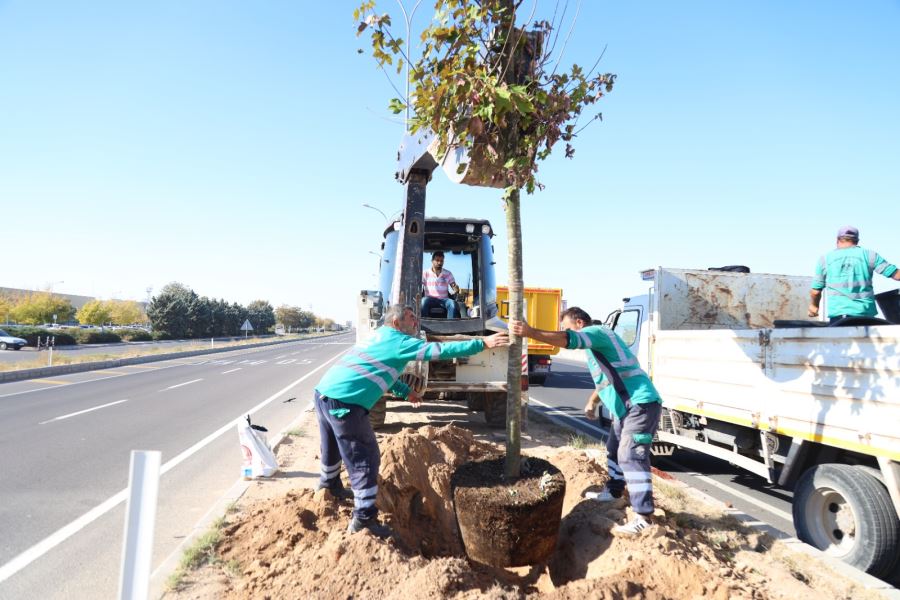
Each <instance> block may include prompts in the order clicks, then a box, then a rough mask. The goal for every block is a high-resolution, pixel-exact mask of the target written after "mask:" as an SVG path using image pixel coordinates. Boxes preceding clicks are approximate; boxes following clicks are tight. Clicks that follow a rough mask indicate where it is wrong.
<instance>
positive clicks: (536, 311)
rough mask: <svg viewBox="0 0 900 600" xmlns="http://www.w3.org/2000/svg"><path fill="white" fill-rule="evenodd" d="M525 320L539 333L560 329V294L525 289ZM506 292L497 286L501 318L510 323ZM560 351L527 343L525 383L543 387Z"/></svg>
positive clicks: (550, 289)
mask: <svg viewBox="0 0 900 600" xmlns="http://www.w3.org/2000/svg"><path fill="white" fill-rule="evenodd" d="M523 295H524V297H525V320H526V321H527V322H528V323H530V324H531V325H532V326H533V327H537V328H538V329H548V330H551V331H553V330H556V329H558V327H559V313H560V312H562V290H561V289H559V288H543V287H526V288H524V290H523ZM508 298H509V288H508V287H506V286H505V285H501V286H497V305H498V306H499V308H500V318H501V319H503V320H505V321H508V320H509V300H508ZM558 353H559V347H557V346H554V345H552V344H545V343H543V342H539V341H537V340H528V382H529V383H531V384H535V385H544V383H545V382H546V381H547V377H549V376H550V369H551V367H552V365H553V356H554V355H556V354H558Z"/></svg>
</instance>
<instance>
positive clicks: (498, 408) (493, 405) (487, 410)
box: [484, 393, 506, 429]
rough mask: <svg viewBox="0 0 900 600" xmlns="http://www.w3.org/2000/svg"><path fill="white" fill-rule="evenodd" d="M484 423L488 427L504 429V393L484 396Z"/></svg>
mask: <svg viewBox="0 0 900 600" xmlns="http://www.w3.org/2000/svg"><path fill="white" fill-rule="evenodd" d="M484 421H485V423H487V425H488V427H492V428H495V429H501V428H505V427H506V393H500V394H491V393H486V394H485V395H484Z"/></svg>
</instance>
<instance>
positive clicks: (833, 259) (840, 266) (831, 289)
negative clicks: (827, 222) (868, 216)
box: [809, 225, 900, 323]
mask: <svg viewBox="0 0 900 600" xmlns="http://www.w3.org/2000/svg"><path fill="white" fill-rule="evenodd" d="M874 273H878V274H880V275H884V276H885V277H889V278H891V279H896V280H898V281H900V270H898V269H897V267H896V266H895V265H892V264H891V263H889V262H888V261H886V260H884V259H883V258H882V257H881V256H879V254H878V253H877V252H875V251H874V250H866V249H865V248H861V247H860V246H859V229H857V228H856V227H851V226H849V225H847V226H844V227H841V228H840V229H839V230H838V234H837V247H836V248H835V249H834V250H832V251H831V252H829V253H828V254H826V255H825V256H823V257H821V258H820V259H819V262H818V264H816V274H815V277H814V278H813V284H812V289H811V290H810V292H809V316H810V317H817V316H819V304H820V303H821V301H822V291H823V290H824V291H825V296H826V298H827V305H828V319H829V320H830V321H831V322H832V323H834V322H835V321H838V320H840V319H843V318H846V317H874V316H875V315H876V314H878V309H877V307H876V305H875V288H874V287H873V286H872V277H873V274H874Z"/></svg>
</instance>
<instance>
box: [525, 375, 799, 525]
mask: <svg viewBox="0 0 900 600" xmlns="http://www.w3.org/2000/svg"><path fill="white" fill-rule="evenodd" d="M593 388H594V384H593V382H592V381H591V377H590V374H589V373H588V371H587V368H586V367H585V365H584V363H578V362H575V361H569V360H565V359H559V358H555V359H554V360H553V372H552V374H551V376H550V377H548V378H547V382H546V385H545V386H532V387H531V388H530V389H529V396H530V398H531V407H532V409H534V410H538V411H540V412H542V413H543V414H547V415H550V416H553V417H555V418H556V419H560V420H562V421H564V422H565V423H566V425H568V426H570V427H572V428H573V429H576V430H577V431H578V432H579V433H581V434H583V435H584V436H587V437H590V438H593V441H600V440H601V439H604V437H605V432H604V431H603V430H602V429H601V428H600V427H599V426H598V423H597V420H596V419H594V420H590V421H589V420H588V419H587V418H586V417H585V416H584V414H583V409H584V405H585V403H586V401H587V397H588V395H589V394H590V392H591V390H592V389H593ZM653 465H654V466H655V467H657V468H659V469H662V470H663V471H666V472H668V473H669V474H671V475H672V476H674V477H675V478H676V479H679V480H681V481H683V482H685V483H686V484H688V485H689V486H691V487H692V488H695V489H698V490H701V491H702V492H704V493H706V494H708V495H709V496H712V497H713V498H716V499H718V500H721V501H723V502H727V503H729V504H731V505H732V506H733V507H734V508H736V509H738V510H741V511H743V512H745V513H747V514H748V515H750V516H752V517H754V518H755V519H756V520H758V521H761V522H763V523H766V524H768V525H770V526H771V527H773V528H775V529H776V530H777V531H778V532H781V533H783V534H784V535H788V536H794V535H795V532H794V525H793V523H792V520H791V498H792V494H791V492H790V491H788V490H783V489H781V488H779V487H778V486H775V485H771V484H769V483H767V482H766V480H765V479H763V478H761V477H758V476H756V475H753V474H752V473H748V472H746V471H743V470H742V469H738V468H737V467H734V466H732V465H730V464H729V463H727V462H725V461H723V460H719V459H716V458H712V457H710V456H706V455H704V454H700V453H697V452H692V451H689V450H678V451H676V452H675V454H674V455H673V456H671V457H665V458H660V457H654V459H653Z"/></svg>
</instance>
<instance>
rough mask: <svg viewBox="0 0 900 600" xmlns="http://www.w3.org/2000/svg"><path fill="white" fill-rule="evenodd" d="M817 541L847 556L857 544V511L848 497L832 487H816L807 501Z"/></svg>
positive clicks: (831, 551) (812, 529)
mask: <svg viewBox="0 0 900 600" xmlns="http://www.w3.org/2000/svg"><path fill="white" fill-rule="evenodd" d="M806 514H807V523H809V524H810V534H811V536H812V538H813V541H814V545H815V546H816V547H818V548H819V549H820V550H824V551H825V552H826V553H828V554H831V555H832V556H838V557H841V556H845V555H847V554H849V553H850V551H851V550H852V549H853V546H854V545H855V544H856V515H854V514H853V509H852V508H851V506H850V504H849V503H848V502H847V500H846V499H845V498H844V497H843V496H842V495H841V494H840V493H838V492H837V491H835V490H833V489H829V488H820V489H818V490H815V491H814V492H813V493H812V495H811V496H810V498H809V501H808V503H807V505H806Z"/></svg>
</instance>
